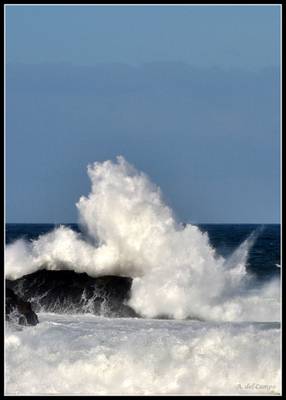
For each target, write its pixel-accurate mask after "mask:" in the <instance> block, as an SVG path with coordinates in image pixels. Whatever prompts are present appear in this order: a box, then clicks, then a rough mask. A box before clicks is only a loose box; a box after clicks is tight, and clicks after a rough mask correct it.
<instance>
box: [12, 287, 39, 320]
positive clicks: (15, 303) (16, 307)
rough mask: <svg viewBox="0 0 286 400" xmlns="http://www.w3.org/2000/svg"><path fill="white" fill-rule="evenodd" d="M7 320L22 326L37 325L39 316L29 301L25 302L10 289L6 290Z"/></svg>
mask: <svg viewBox="0 0 286 400" xmlns="http://www.w3.org/2000/svg"><path fill="white" fill-rule="evenodd" d="M6 320H7V321H13V322H16V323H18V324H20V325H37V323H38V322H39V320H38V317H37V314H36V313H35V312H34V311H33V309H32V305H31V303H30V302H29V301H24V300H23V299H21V298H20V297H19V296H18V295H16V294H15V293H14V291H13V290H12V289H10V288H8V287H7V288H6Z"/></svg>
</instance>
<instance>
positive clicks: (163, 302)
mask: <svg viewBox="0 0 286 400" xmlns="http://www.w3.org/2000/svg"><path fill="white" fill-rule="evenodd" d="M88 175H89V177H90V180H91V192H90V194H89V195H88V196H87V197H84V196H82V197H81V198H80V199H79V201H78V203H77V204H76V206H77V208H78V211H79V220H80V223H81V226H82V232H81V233H78V232H75V231H73V230H72V229H70V228H68V227H65V226H59V227H58V228H56V229H55V230H53V231H51V232H49V233H47V234H45V235H42V236H39V238H38V239H36V240H33V241H26V240H24V239H20V240H17V241H15V242H14V243H12V244H10V245H8V246H7V249H6V257H5V275H6V278H7V279H12V280H15V279H17V278H20V277H22V276H24V275H27V274H31V273H33V272H35V271H37V270H39V269H43V268H45V269H47V270H63V269H67V270H73V271H75V272H77V273H83V272H85V273H87V274H88V275H89V276H91V277H101V276H106V275H117V276H123V277H130V278H132V279H133V280H132V286H131V295H130V298H129V301H128V305H129V306H130V307H132V308H133V309H134V310H135V311H136V313H138V314H140V315H141V316H143V317H150V318H155V317H158V316H165V317H169V318H175V319H185V318H190V317H193V318H198V319H205V320H224V321H278V320H280V307H279V298H280V294H279V287H280V283H279V280H277V279H276V280H272V281H270V282H268V283H267V284H265V285H264V286H260V287H258V286H256V285H255V282H254V279H253V278H252V276H251V274H249V272H248V271H247V268H246V266H247V257H248V253H249V250H250V248H251V246H252V245H253V243H254V241H255V239H256V236H257V234H258V232H253V233H252V234H251V235H250V236H249V237H248V238H247V239H246V240H245V241H244V242H243V243H242V244H241V245H240V246H239V247H238V248H237V249H236V250H235V251H234V252H233V254H231V255H230V256H229V257H226V258H225V257H222V256H221V255H219V254H218V253H217V252H216V250H215V249H214V248H213V247H212V246H211V245H210V242H209V238H208V235H207V233H203V232H201V231H200V229H199V228H198V227H197V226H194V225H191V224H187V225H183V224H180V223H178V222H177V221H176V219H175V217H174V214H173V212H172V210H171V209H170V208H169V207H168V206H167V205H166V204H165V203H164V201H163V198H162V194H161V192H160V189H159V188H158V187H157V186H156V185H154V184H152V183H151V182H150V180H149V179H148V177H147V176H146V175H145V174H144V173H142V172H138V171H137V170H136V169H135V168H134V167H133V166H131V165H130V164H129V163H128V162H127V161H126V160H125V159H124V158H123V157H117V160H116V162H112V161H105V162H103V163H94V164H92V165H89V166H88Z"/></svg>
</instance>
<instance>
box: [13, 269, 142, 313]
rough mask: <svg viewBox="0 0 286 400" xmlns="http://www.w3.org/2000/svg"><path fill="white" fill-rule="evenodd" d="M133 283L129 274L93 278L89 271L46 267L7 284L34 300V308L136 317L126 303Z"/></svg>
mask: <svg viewBox="0 0 286 400" xmlns="http://www.w3.org/2000/svg"><path fill="white" fill-rule="evenodd" d="M131 284H132V279H131V278H127V277H120V276H103V277H100V278H92V277H90V276H89V275H87V274H86V273H76V272H74V271H70V270H61V271H48V270H44V269H43V270H39V271H36V272H34V273H32V274H29V275H25V276H23V277H22V278H20V279H16V280H14V281H11V280H7V281H6V286H7V287H9V288H10V289H12V290H13V291H14V292H15V293H16V294H17V295H18V296H20V297H21V298H23V299H24V300H25V301H28V302H31V303H32V304H33V307H34V309H35V311H37V310H40V309H41V310H42V311H49V312H58V313H67V312H71V313H84V312H90V313H93V314H98V315H104V316H112V317H135V316H137V315H136V313H135V312H134V311H133V309H132V308H131V307H129V306H128V305H127V304H126V302H127V300H128V299H129V295H130V289H131Z"/></svg>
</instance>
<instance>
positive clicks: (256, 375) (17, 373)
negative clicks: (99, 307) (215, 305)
mask: <svg viewBox="0 0 286 400" xmlns="http://www.w3.org/2000/svg"><path fill="white" fill-rule="evenodd" d="M39 320H40V323H39V324H38V325H37V326H35V327H26V328H23V329H22V330H21V331H19V330H13V328H12V327H11V326H10V327H8V328H7V330H6V335H5V344H6V371H5V375H6V394H10V395H11V394H50V395H53V394H75V395H76V394H93V395H95V394H208V393H210V394H215V393H218V394H238V393H241V394H246V393H249V394H259V393H264V394H265V393H266V394H273V393H276V394H278V393H280V390H281V388H280V386H281V375H280V329H279V324H276V323H267V324H266V323H256V324H254V323H210V322H208V323H206V322H199V321H186V320H185V321H177V320H149V319H107V318H101V317H96V316H92V315H81V316H79V315H55V314H39Z"/></svg>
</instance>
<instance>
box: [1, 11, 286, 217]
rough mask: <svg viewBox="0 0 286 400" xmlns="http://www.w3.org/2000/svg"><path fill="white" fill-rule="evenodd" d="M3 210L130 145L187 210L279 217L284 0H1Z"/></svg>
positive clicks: (27, 203) (65, 205) (67, 183)
mask: <svg viewBox="0 0 286 400" xmlns="http://www.w3.org/2000/svg"><path fill="white" fill-rule="evenodd" d="M5 27H6V36H5V39H6V42H5V44H6V57H5V60H6V68H5V72H6V221H7V222H33V223H36V222H39V223H40V222H50V223H65V222H77V219H78V216H77V210H76V207H75V203H76V202H77V201H78V199H79V197H80V196H81V195H87V194H88V193H89V190H90V182H89V179H88V177H87V173H86V168H87V164H88V163H92V162H94V161H104V160H106V159H113V160H114V159H115V157H116V155H123V156H124V157H125V158H126V159H127V160H128V161H129V162H130V163H132V164H133V165H134V166H135V167H136V168H137V169H139V170H142V171H144V172H145V173H147V174H148V175H149V176H150V178H151V180H152V181H153V182H154V183H156V184H157V185H159V186H160V188H161V189H162V191H163V193H164V196H165V199H166V201H167V203H168V204H169V205H170V206H171V207H172V208H173V209H174V211H175V213H176V215H177V216H178V219H179V220H181V221H186V222H193V223H232V222H233V223H278V222H279V220H280V213H279V211H280V188H279V186H280V146H279V145H280V81H279V77H280V7H279V6H138V5H137V6H12V5H8V6H7V5H6V6H5Z"/></svg>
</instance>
